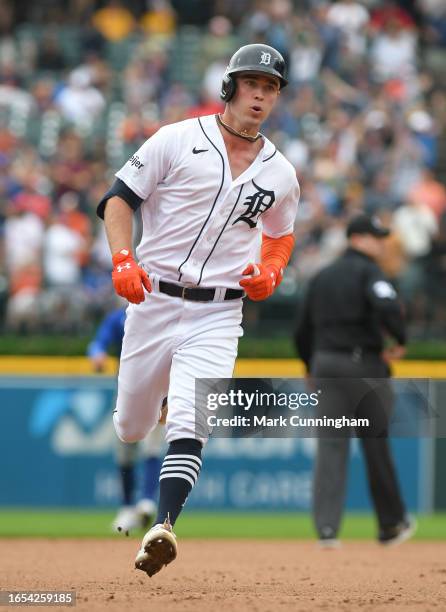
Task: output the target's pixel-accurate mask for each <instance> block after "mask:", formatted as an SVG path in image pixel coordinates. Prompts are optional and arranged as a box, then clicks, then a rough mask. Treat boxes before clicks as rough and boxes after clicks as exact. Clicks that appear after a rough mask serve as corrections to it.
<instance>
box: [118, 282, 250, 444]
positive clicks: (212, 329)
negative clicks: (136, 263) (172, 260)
mask: <svg viewBox="0 0 446 612" xmlns="http://www.w3.org/2000/svg"><path fill="white" fill-rule="evenodd" d="M150 277H151V281H152V287H153V291H152V293H150V294H149V293H147V292H145V296H146V299H145V301H144V302H142V303H141V304H130V305H129V306H128V308H127V317H126V322H125V334H124V342H123V346H122V353H121V361H120V367H119V376H118V396H117V402H116V410H115V411H114V414H113V419H114V424H115V429H116V433H117V435H118V437H119V438H120V439H121V440H122V441H123V442H136V441H137V440H141V439H142V438H144V436H145V435H146V434H147V433H148V432H149V431H151V430H152V429H153V428H154V427H155V426H156V424H157V422H158V419H159V411H160V406H161V402H162V400H163V398H164V397H166V396H167V403H168V407H169V410H168V414H167V423H166V440H167V442H169V443H170V442H172V441H173V440H178V439H181V438H196V439H199V440H200V441H201V442H202V443H203V444H204V443H206V439H203V438H202V437H198V436H197V435H196V432H195V378H231V377H232V374H233V371H234V364H235V359H236V356H237V345H238V338H239V337H240V336H241V335H243V331H242V328H241V320H242V300H241V299H236V300H227V301H223V302H218V301H214V302H192V301H189V300H183V299H182V298H176V297H171V296H169V295H166V294H164V293H160V292H159V291H158V278H157V277H156V276H154V275H150Z"/></svg>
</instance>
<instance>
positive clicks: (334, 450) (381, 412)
mask: <svg viewBox="0 0 446 612" xmlns="http://www.w3.org/2000/svg"><path fill="white" fill-rule="evenodd" d="M389 233H390V232H389V230H388V229H386V228H384V227H383V226H382V225H381V224H380V223H379V221H378V220H377V219H375V218H373V217H368V216H366V215H362V214H361V215H358V216H356V217H354V218H353V219H352V221H351V222H350V223H349V225H348V227H347V238H348V248H347V249H346V251H345V252H344V254H343V255H341V257H339V259H337V260H336V261H335V262H334V263H333V264H331V265H330V266H328V267H327V268H325V269H323V270H322V271H320V272H319V273H318V274H317V275H316V276H315V277H314V278H313V279H312V281H311V282H310V284H309V287H308V291H307V295H306V297H305V300H304V303H303V306H302V310H301V316H300V319H299V323H298V327H297V329H296V333H295V344H296V348H297V350H298V352H299V355H300V357H301V358H302V360H303V361H304V362H305V364H306V367H307V371H308V372H309V374H310V375H311V377H312V378H318V379H319V380H320V379H324V381H323V382H324V384H323V386H322V394H321V401H320V403H319V405H318V407H317V408H316V412H317V416H320V417H323V416H326V417H330V418H331V417H334V418H339V417H343V416H345V417H350V418H368V419H369V421H370V423H371V427H370V428H369V429H367V430H366V431H361V430H360V428H359V427H358V428H357V430H356V435H357V436H358V437H360V438H361V443H362V448H363V451H364V454H365V459H366V464H367V475H368V480H369V486H370V492H371V496H372V500H373V504H374V508H375V511H376V514H377V518H378V524H379V534H378V539H379V541H380V542H381V543H383V544H393V543H397V542H401V541H403V540H405V539H407V538H408V537H410V536H411V535H412V532H413V530H414V523H413V519H409V518H408V517H406V512H405V508H404V504H403V501H402V499H401V495H400V491H399V486H398V482H397V477H396V473H395V469H394V466H393V462H392V459H391V455H390V448H389V443H388V425H389V418H390V413H391V410H392V404H393V396H392V390H391V385H390V382H389V376H390V367H389V361H390V359H393V358H398V357H401V356H403V354H404V352H405V349H404V345H405V342H406V332H405V326H404V320H403V316H402V311H401V307H400V304H399V302H398V299H397V294H396V291H395V289H394V288H393V286H392V285H391V284H390V283H389V282H388V280H387V279H386V278H385V277H384V275H383V273H382V272H381V270H380V268H379V267H378V266H377V264H376V263H375V262H374V259H375V258H376V257H377V256H378V255H379V253H380V251H381V247H382V240H383V238H385V237H386V236H388V235H389ZM385 336H390V337H391V338H392V339H393V342H394V344H393V347H392V348H389V349H387V350H385V349H384V340H385ZM347 379H348V380H347ZM365 379H366V380H365ZM322 398H323V400H322ZM324 431H325V433H321V434H320V435H319V436H318V451H317V458H316V465H315V478H314V491H313V513H314V521H315V524H316V529H317V533H318V536H319V540H320V543H321V545H322V546H324V547H334V546H337V545H338V544H339V543H338V540H337V535H338V530H339V526H340V522H341V517H342V511H343V505H344V497H345V485H346V474H347V460H348V453H349V438H350V433H351V432H350V428H348V429H347V431H345V430H344V432H340V430H338V429H336V430H335V429H334V428H333V429H325V430H324Z"/></svg>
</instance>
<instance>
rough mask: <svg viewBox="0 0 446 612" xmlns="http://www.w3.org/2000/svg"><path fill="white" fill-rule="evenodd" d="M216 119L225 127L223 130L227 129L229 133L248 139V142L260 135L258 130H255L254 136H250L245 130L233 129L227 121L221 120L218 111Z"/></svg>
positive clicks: (253, 140)
mask: <svg viewBox="0 0 446 612" xmlns="http://www.w3.org/2000/svg"><path fill="white" fill-rule="evenodd" d="M217 121H218V123H219V124H220V125H222V126H223V127H224V128H225V130H227V131H228V132H230V133H231V134H234V136H238V137H239V138H244V139H245V140H249V142H255V141H256V140H258V139H259V138H260V136H261V135H262V134H261V133H260V132H257V134H256V136H250V135H249V134H247V133H246V130H243V131H242V132H238V131H237V130H234V128H232V127H231V126H230V125H228V124H227V123H225V122H224V121H223V119H222V118H221V115H220V113H218V114H217Z"/></svg>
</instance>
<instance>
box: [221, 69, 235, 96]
mask: <svg viewBox="0 0 446 612" xmlns="http://www.w3.org/2000/svg"><path fill="white" fill-rule="evenodd" d="M234 94H235V79H234V77H233V76H232V75H230V74H227V73H225V74H224V76H223V81H222V84H221V91H220V98H221V99H222V100H224V101H225V102H229V100H230V99H231V98H233V96H234Z"/></svg>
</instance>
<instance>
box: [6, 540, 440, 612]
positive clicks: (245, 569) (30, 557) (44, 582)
mask: <svg viewBox="0 0 446 612" xmlns="http://www.w3.org/2000/svg"><path fill="white" fill-rule="evenodd" d="M137 546H138V542H137V541H136V540H118V539H114V540H100V541H99V540H37V539H31V540H2V541H0V576H1V585H0V588H1V590H22V589H26V590H29V589H33V590H40V591H42V590H48V591H53V590H75V591H76V592H77V605H76V607H75V608H74V609H75V610H76V611H77V612H80V611H85V612H98V611H102V610H104V611H105V610H107V611H116V612H118V610H119V612H122V611H124V612H140V611H141V612H142V611H143V610H144V611H145V612H146V611H147V610H151V611H155V612H158V611H160V612H171V611H172V612H192V611H193V612H201V611H206V612H208V611H209V610H212V611H213V612H220V611H223V610H230V612H239V611H243V612H244V611H245V610H247V611H253V612H267V611H270V612H277V611H279V612H280V611H288V610H290V611H291V610H293V612H312V611H313V610H325V611H327V612H331V611H335V612H338V611H349V612H350V611H356V610H358V609H359V610H361V612H369V611H373V612H375V611H381V610H385V611H386V612H387V611H388V610H389V611H390V610H395V611H396V610H398V611H399V612H403V611H404V612H412V611H416V612H433V611H435V612H440V611H441V612H443V611H444V610H446V543H443V542H442V543H435V542H433V543H427V542H426V543H425V542H407V543H406V544H403V545H401V546H400V547H397V548H393V549H391V548H390V549H383V548H381V547H379V546H378V545H377V544H375V543H373V542H347V543H345V544H344V545H343V547H342V548H341V549H340V550H330V551H328V550H319V549H318V548H317V546H316V544H315V543H314V542H299V541H292V542H286V541H277V542H271V541H267V542H262V541H253V540H246V541H227V540H224V541H221V540H216V541H209V540H205V541H192V540H186V541H183V542H180V544H179V557H178V559H177V560H176V561H175V562H174V563H172V564H171V565H170V566H169V567H168V568H165V569H164V570H162V572H160V573H159V574H158V575H156V576H155V577H153V578H152V579H150V578H148V577H147V576H146V575H145V574H143V573H142V572H140V571H137V570H134V569H133V560H134V556H135V552H136V548H137ZM2 609H5V608H2ZM9 609H12V608H9ZM20 609H25V608H22V607H21V608H20ZM28 609H29V608H28ZM39 609H50V608H48V607H45V608H42V607H39ZM51 609H52V610H56V609H58V610H65V611H67V610H70V609H73V608H68V607H64V608H62V607H52V608H51Z"/></svg>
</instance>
